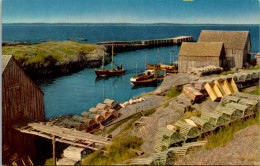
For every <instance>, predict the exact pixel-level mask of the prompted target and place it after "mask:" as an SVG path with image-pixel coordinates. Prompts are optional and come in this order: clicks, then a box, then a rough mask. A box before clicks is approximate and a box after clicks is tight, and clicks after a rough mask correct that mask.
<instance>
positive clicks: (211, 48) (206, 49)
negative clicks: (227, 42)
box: [179, 42, 223, 57]
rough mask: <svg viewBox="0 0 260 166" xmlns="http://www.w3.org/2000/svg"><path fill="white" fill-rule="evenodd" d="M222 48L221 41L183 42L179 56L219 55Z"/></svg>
mask: <svg viewBox="0 0 260 166" xmlns="http://www.w3.org/2000/svg"><path fill="white" fill-rule="evenodd" d="M222 48H223V42H202V43H190V42H183V43H182V45H181V49H180V52H179V55H180V56H211V57H215V56H217V57H219V56H220V55H221V50H222Z"/></svg>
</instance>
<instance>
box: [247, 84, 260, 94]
mask: <svg viewBox="0 0 260 166" xmlns="http://www.w3.org/2000/svg"><path fill="white" fill-rule="evenodd" d="M249 93H250V94H252V95H259V86H257V88H256V90H253V91H251V92H249Z"/></svg>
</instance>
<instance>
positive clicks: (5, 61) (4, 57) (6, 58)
mask: <svg viewBox="0 0 260 166" xmlns="http://www.w3.org/2000/svg"><path fill="white" fill-rule="evenodd" d="M11 58H12V55H2V73H3V72H4V70H5V68H6V66H7V65H8V63H9V61H10V59H11Z"/></svg>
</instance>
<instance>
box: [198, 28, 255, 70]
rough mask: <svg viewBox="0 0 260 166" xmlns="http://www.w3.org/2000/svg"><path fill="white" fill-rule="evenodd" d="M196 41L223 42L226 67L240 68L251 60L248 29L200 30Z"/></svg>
mask: <svg viewBox="0 0 260 166" xmlns="http://www.w3.org/2000/svg"><path fill="white" fill-rule="evenodd" d="M198 42H199V43H200V42H223V43H224V48H225V53H226V57H227V64H226V65H227V67H230V68H232V67H237V68H242V67H243V66H245V64H246V62H248V63H250V61H251V54H250V52H251V39H250V35H249V31H212V30H202V31H201V33H200V36H199V40H198Z"/></svg>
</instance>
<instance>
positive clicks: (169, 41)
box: [96, 36, 193, 52]
mask: <svg viewBox="0 0 260 166" xmlns="http://www.w3.org/2000/svg"><path fill="white" fill-rule="evenodd" d="M182 42H193V37H192V36H179V37H175V38H166V39H153V40H139V41H112V42H100V43H96V44H97V45H103V46H106V47H107V48H108V49H111V47H112V45H113V46H114V52H124V51H132V50H137V49H145V48H154V47H160V46H171V45H180V44H181V43H182Z"/></svg>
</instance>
